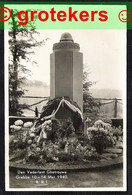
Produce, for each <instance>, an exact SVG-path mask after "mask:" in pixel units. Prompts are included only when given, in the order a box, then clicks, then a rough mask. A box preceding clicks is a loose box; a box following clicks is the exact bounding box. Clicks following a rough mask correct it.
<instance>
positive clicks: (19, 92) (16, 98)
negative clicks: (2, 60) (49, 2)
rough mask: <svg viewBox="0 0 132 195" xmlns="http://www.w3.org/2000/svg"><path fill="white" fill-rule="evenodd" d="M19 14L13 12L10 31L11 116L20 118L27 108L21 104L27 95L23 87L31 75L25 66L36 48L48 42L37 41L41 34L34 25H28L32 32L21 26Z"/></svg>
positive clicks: (15, 11)
mask: <svg viewBox="0 0 132 195" xmlns="http://www.w3.org/2000/svg"><path fill="white" fill-rule="evenodd" d="M17 14H18V11H17V10H12V16H11V19H12V21H11V22H10V30H9V52H10V56H9V114H10V115H19V116H20V115H22V113H23V112H22V109H23V108H26V107H27V105H25V104H24V105H22V104H20V98H21V97H22V96H23V95H24V93H25V90H24V89H23V86H24V82H25V80H26V75H27V74H29V73H30V71H29V70H28V69H27V67H26V66H25V65H24V64H25V62H26V63H30V62H31V60H30V58H29V55H30V54H33V53H34V48H35V47H40V46H42V44H44V42H45V41H46V40H45V41H39V42H38V41H37V40H36V36H37V35H39V32H38V31H37V30H35V26H34V25H33V24H31V23H29V24H28V25H29V26H30V28H31V30H27V29H24V27H23V26H20V25H19V24H18V20H17ZM27 28H28V27H27ZM32 63H33V62H32ZM34 63H35V62H34Z"/></svg>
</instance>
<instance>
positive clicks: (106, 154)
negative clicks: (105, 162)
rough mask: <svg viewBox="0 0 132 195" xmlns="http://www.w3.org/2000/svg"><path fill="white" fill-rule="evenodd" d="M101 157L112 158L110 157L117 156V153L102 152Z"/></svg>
mask: <svg viewBox="0 0 132 195" xmlns="http://www.w3.org/2000/svg"><path fill="white" fill-rule="evenodd" d="M101 157H102V158H112V159H114V158H117V157H118V155H117V154H113V153H103V154H102V156H101Z"/></svg>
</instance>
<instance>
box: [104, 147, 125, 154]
mask: <svg viewBox="0 0 132 195" xmlns="http://www.w3.org/2000/svg"><path fill="white" fill-rule="evenodd" d="M104 152H106V153H113V154H121V153H122V149H120V148H107V149H105V150H104Z"/></svg>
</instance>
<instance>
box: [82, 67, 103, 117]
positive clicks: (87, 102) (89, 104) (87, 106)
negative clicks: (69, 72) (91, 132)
mask: <svg viewBox="0 0 132 195" xmlns="http://www.w3.org/2000/svg"><path fill="white" fill-rule="evenodd" d="M94 84H96V82H91V81H89V71H88V70H87V69H86V68H84V71H83V112H84V119H85V118H86V117H89V118H90V119H92V120H96V119H97V118H98V116H99V109H100V102H99V101H98V100H95V99H94V98H93V96H92V95H91V93H90V87H91V86H92V85H94Z"/></svg>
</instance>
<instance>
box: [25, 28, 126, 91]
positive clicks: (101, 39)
mask: <svg viewBox="0 0 132 195" xmlns="http://www.w3.org/2000/svg"><path fill="white" fill-rule="evenodd" d="M39 32H40V36H39V37H38V38H37V39H38V40H42V39H45V38H49V39H48V40H47V41H46V43H45V45H44V46H42V47H40V48H37V49H35V55H33V56H31V57H32V59H33V60H34V61H36V62H37V66H36V65H34V66H31V65H30V64H27V66H28V68H29V69H31V70H32V75H31V77H30V78H29V79H31V80H39V81H42V82H44V83H46V84H47V85H50V54H51V53H52V47H53V44H54V43H57V42H59V41H60V37H61V34H62V33H64V32H69V33H71V35H72V37H73V40H74V42H76V43H79V44H80V52H82V53H83V64H84V66H85V67H86V68H87V69H88V70H89V72H90V75H89V79H90V80H91V81H93V82H94V81H96V85H94V86H93V88H96V89H119V90H122V88H123V86H124V83H125V69H126V30H39Z"/></svg>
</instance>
